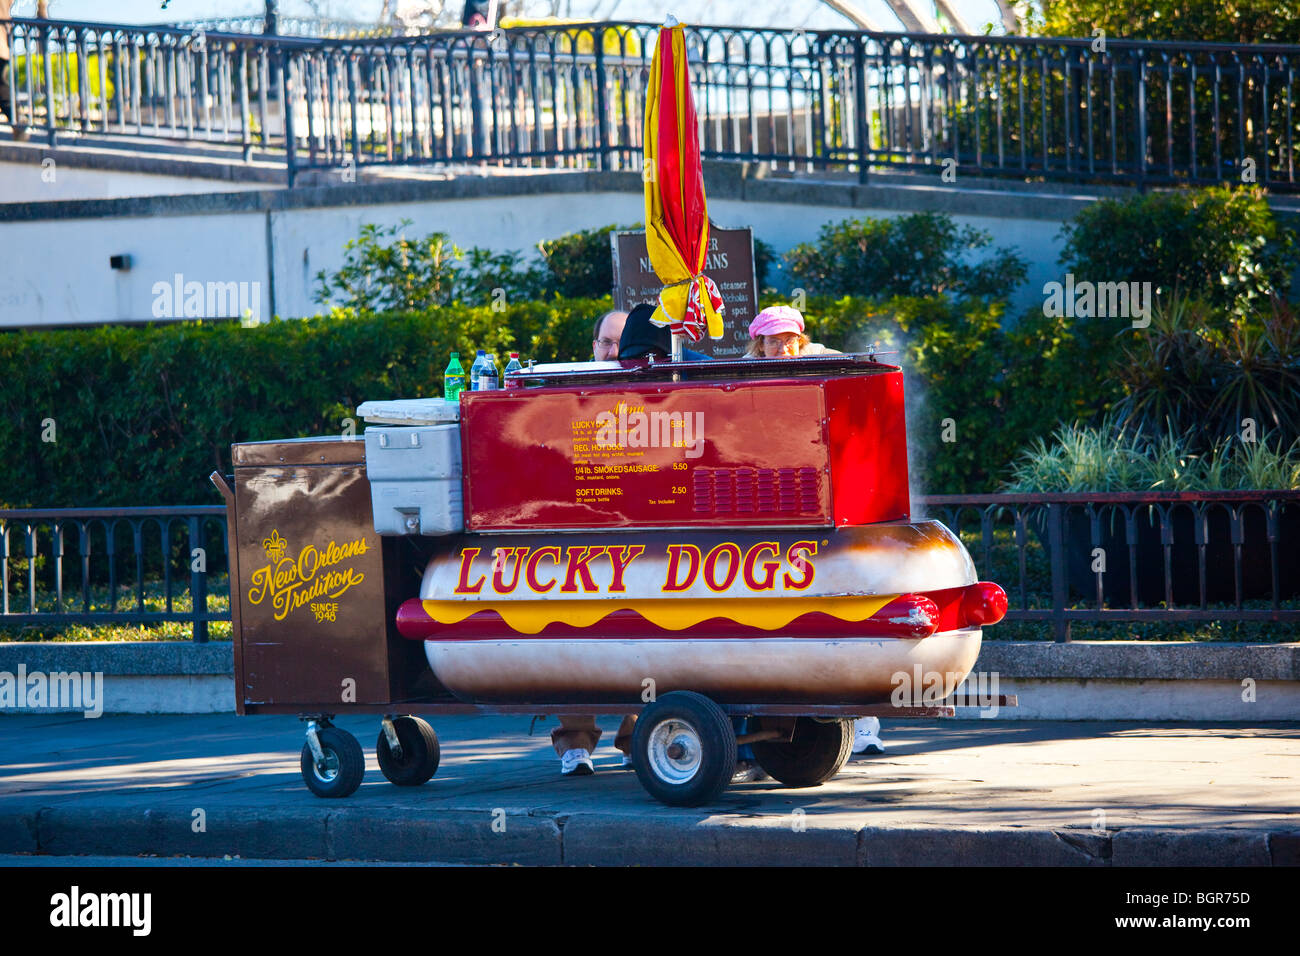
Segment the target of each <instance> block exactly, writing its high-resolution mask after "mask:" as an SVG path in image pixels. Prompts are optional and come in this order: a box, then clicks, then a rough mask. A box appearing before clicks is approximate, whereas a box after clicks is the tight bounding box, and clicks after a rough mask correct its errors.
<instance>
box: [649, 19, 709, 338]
mask: <svg viewBox="0 0 1300 956" xmlns="http://www.w3.org/2000/svg"><path fill="white" fill-rule="evenodd" d="M644 178H645V223H646V236H645V238H646V246H647V247H648V248H649V252H650V264H651V265H652V266H653V267H654V270H655V275H657V276H658V277H659V280H660V281H661V282H662V283H663V284H664V288H663V291H662V292H661V293H660V295H659V305H658V307H657V308H656V309H655V313H654V316H653V317H652V318H651V320H650V321H651V322H654V323H655V324H656V325H667V326H668V327H669V328H670V329H671V330H672V332H673V334H674V335H684V336H686V337H687V338H689V339H690V340H691V341H692V342H698V341H699V340H700V339H701V338H703V337H704V332H705V331H706V330H707V331H708V333H709V336H710V337H711V338H715V339H718V338H721V337H722V316H721V314H720V313H721V312H722V311H723V309H724V306H723V304H722V296H721V295H719V294H718V287H717V285H715V284H714V282H713V280H712V279H710V278H708V277H707V276H706V275H704V263H705V259H706V257H707V255H708V251H709V210H708V203H707V202H706V200H705V198H704V173H703V170H702V169H701V168H700V140H699V133H698V127H697V125H696V120H695V103H694V101H693V100H692V99H691V84H690V74H689V72H688V71H687V64H686V37H685V35H684V33H683V30H682V27H681V25H680V24H674V25H673V26H672V27H664V28H663V29H662V30H660V31H659V42H658V43H657V44H656V45H655V53H654V59H653V60H652V61H651V63H650V84H649V86H648V87H647V89H646V101H645V177H644Z"/></svg>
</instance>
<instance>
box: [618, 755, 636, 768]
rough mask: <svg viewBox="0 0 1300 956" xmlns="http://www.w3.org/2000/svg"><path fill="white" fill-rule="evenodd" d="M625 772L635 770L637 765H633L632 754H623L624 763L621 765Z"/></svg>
mask: <svg viewBox="0 0 1300 956" xmlns="http://www.w3.org/2000/svg"><path fill="white" fill-rule="evenodd" d="M619 766H620V767H622V768H623V769H624V770H635V769H636V764H634V763H632V756H631V754H623V762H622V763H621V764H619Z"/></svg>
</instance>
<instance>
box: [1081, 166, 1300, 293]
mask: <svg viewBox="0 0 1300 956" xmlns="http://www.w3.org/2000/svg"><path fill="white" fill-rule="evenodd" d="M1061 236H1062V238H1063V239H1064V241H1065V244H1064V247H1063V248H1062V250H1061V257H1060V262H1061V264H1062V265H1063V266H1065V268H1066V271H1067V272H1072V273H1074V276H1075V279H1076V281H1077V280H1088V281H1092V282H1150V283H1152V285H1153V287H1154V288H1155V289H1156V291H1157V292H1158V293H1160V294H1170V293H1178V294H1182V295H1190V296H1196V297H1204V298H1207V299H1209V300H1210V301H1211V302H1213V303H1215V304H1217V305H1223V306H1230V307H1233V308H1236V309H1239V310H1242V311H1245V310H1247V309H1250V308H1257V307H1259V306H1261V305H1263V304H1264V303H1266V302H1267V301H1268V298H1269V296H1270V294H1271V293H1274V292H1278V293H1282V294H1285V293H1286V292H1287V291H1288V290H1289V289H1290V286H1291V277H1292V275H1293V274H1294V272H1295V270H1296V268H1297V266H1300V253H1298V252H1297V249H1296V245H1295V237H1294V235H1293V233H1292V232H1291V230H1290V229H1288V228H1286V227H1284V226H1283V225H1282V224H1281V223H1279V222H1278V220H1277V219H1276V217H1275V216H1274V215H1273V211H1272V209H1271V208H1270V207H1269V205H1268V201H1267V200H1266V198H1265V195H1264V193H1263V192H1262V191H1261V190H1259V189H1244V188H1243V189H1230V188H1228V187H1224V186H1215V187H1212V188H1209V189H1197V190H1175V191H1172V192H1152V193H1143V194H1138V195H1134V196H1128V197H1126V198H1124V199H1101V200H1098V201H1097V202H1095V203H1093V204H1091V205H1090V206H1087V207H1085V208H1084V209H1083V210H1082V211H1081V212H1079V213H1078V214H1077V215H1075V217H1074V218H1073V219H1071V220H1070V221H1069V222H1067V223H1066V224H1065V225H1064V226H1062V228H1061Z"/></svg>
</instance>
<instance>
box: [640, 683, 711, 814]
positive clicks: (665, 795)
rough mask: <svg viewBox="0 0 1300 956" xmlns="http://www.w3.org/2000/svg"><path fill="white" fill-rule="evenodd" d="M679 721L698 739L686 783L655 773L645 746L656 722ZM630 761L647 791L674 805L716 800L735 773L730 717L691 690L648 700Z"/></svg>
mask: <svg viewBox="0 0 1300 956" xmlns="http://www.w3.org/2000/svg"><path fill="white" fill-rule="evenodd" d="M665 720H680V721H682V722H684V723H687V724H689V725H690V726H691V728H692V729H693V730H694V731H695V733H696V736H697V737H698V738H699V741H700V765H699V767H698V768H697V769H696V772H695V774H694V776H692V777H691V779H690V780H688V781H687V782H685V783H673V782H672V781H667V780H664V779H662V778H661V777H659V776H658V775H656V774H655V772H654V769H653V767H652V764H651V761H650V757H649V748H650V737H651V734H652V732H653V731H654V729H655V727H656V725H658V724H661V723H663V722H664V721H665ZM632 763H633V767H634V769H635V770H636V775H637V779H638V780H640V781H641V786H643V787H644V788H645V790H646V792H647V793H649V794H650V796H652V797H654V798H655V799H656V800H658V801H660V802H661V803H666V804H668V805H669V806H672V807H698V806H700V805H702V804H705V803H710V802H712V801H714V800H716V799H717V798H718V797H719V796H720V795H721V794H722V791H724V790H726V789H727V787H728V785H729V784H730V783H731V778H732V776H733V775H734V774H735V772H736V734H735V731H733V730H732V729H731V718H730V717H728V716H727V715H726V714H725V713H724V712H723V710H722V708H721V707H719V706H718V705H717V704H715V703H714V702H713V701H712V700H710V699H709V698H707V697H705V696H704V695H703V694H697V693H695V692H694V691H686V690H675V691H673V692H671V693H668V694H664V695H663V696H662V697H660V698H659V699H658V700H656V701H654V702H652V703H650V704H647V705H646V707H645V708H644V709H643V710H642V711H641V715H640V717H639V718H638V719H637V722H636V730H635V731H633V733H632Z"/></svg>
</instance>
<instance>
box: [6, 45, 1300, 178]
mask: <svg viewBox="0 0 1300 956" xmlns="http://www.w3.org/2000/svg"><path fill="white" fill-rule="evenodd" d="M251 22H252V21H250V23H251ZM218 25H221V24H218ZM231 25H232V26H238V24H236V23H233V22H232V24H231ZM656 30H657V27H656V26H655V25H653V24H647V23H595V24H583V25H565V26H547V27H525V28H517V29H511V30H504V31H500V32H498V33H496V34H487V33H483V32H473V31H439V32H432V33H426V34H423V35H419V36H409V37H357V36H349V37H334V38H330V37H287V36H280V35H275V36H264V35H255V34H251V33H248V32H240V31H239V30H234V31H231V32H221V31H215V30H207V29H204V28H203V27H195V28H193V29H180V28H174V27H130V26H123V25H114V24H92V23H73V22H67V21H40V20H14V21H12V24H11V31H12V46H13V63H12V73H13V80H14V82H13V84H12V86H13V97H12V101H11V102H10V103H9V104H7V105H6V112H9V113H10V114H11V115H12V116H14V117H15V118H16V119H17V121H18V122H19V123H20V124H21V125H26V126H28V127H30V128H32V129H35V130H38V131H42V132H44V133H45V135H47V136H48V137H49V139H50V140H51V141H52V142H53V141H55V140H57V139H58V138H59V137H60V136H64V137H72V136H82V137H85V136H94V137H97V138H103V139H106V140H110V141H114V140H121V139H125V140H126V141H128V142H129V141H131V140H138V139H139V138H141V137H150V138H153V139H163V140H165V141H168V142H171V143H181V142H184V143H191V142H194V141H207V142H220V143H226V144H233V145H235V146H240V147H242V148H243V153H244V156H245V158H247V157H248V156H250V155H251V154H252V152H253V151H254V150H257V151H263V152H267V153H269V154H271V155H273V156H274V157H276V158H282V159H283V160H284V161H285V163H286V165H287V168H288V171H289V178H290V181H291V182H292V180H293V178H294V176H295V174H296V173H297V172H298V171H300V170H303V169H323V170H336V171H338V172H339V173H340V175H341V176H343V177H345V178H346V177H347V176H349V175H352V174H354V173H355V170H356V169H357V168H358V167H361V166H370V165H385V164H464V163H473V164H491V165H500V166H515V167H532V168H552V167H580V168H596V169H631V170H636V169H639V168H640V164H641V149H642V122H643V112H644V102H645V83H646V76H647V70H648V65H649V61H650V56H651V53H652V51H653V45H654V38H655V34H656ZM687 37H688V46H689V50H690V62H689V66H690V71H691V77H692V84H693V90H694V93H695V100H696V105H697V109H698V113H699V131H700V142H701V147H702V151H703V154H704V156H705V157H706V158H710V159H722V160H749V161H753V162H760V163H766V164H768V165H769V166H770V167H771V168H773V169H780V170H791V171H817V172H832V173H845V174H849V175H854V174H856V177H857V178H858V179H859V180H860V181H863V182H865V181H866V180H867V178H868V176H869V174H870V172H871V170H873V169H911V170H917V171H925V172H929V173H931V174H935V175H938V174H940V173H942V172H945V171H948V170H951V171H952V172H953V173H954V174H957V173H960V175H1005V176H1014V177H1020V178H1026V177H1027V178H1041V179H1057V180H1068V181H1075V182H1081V181H1092V182H1123V183H1133V184H1137V185H1145V184H1158V183H1201V184H1203V183H1220V182H1242V181H1245V182H1258V183H1261V184H1264V185H1268V186H1271V187H1273V188H1275V189H1281V190H1293V189H1295V188H1296V184H1297V180H1296V173H1295V169H1296V159H1297V157H1296V150H1297V137H1298V134H1300V115H1297V111H1296V108H1295V103H1294V100H1295V98H1296V96H1297V95H1298V94H1300V78H1298V77H1297V66H1300V46H1294V45H1258V44H1256V45H1232V44H1211V43H1168V42H1154V41H1152V42H1145V41H1122V40H1109V41H1099V40H1097V39H1068V38H1037V37H970V36H948V35H930V34H895V33H866V32H854V31H802V30H796V31H777V30H751V29H741V28H736V27H703V26H702V27H692V28H689V29H688V31H687Z"/></svg>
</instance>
